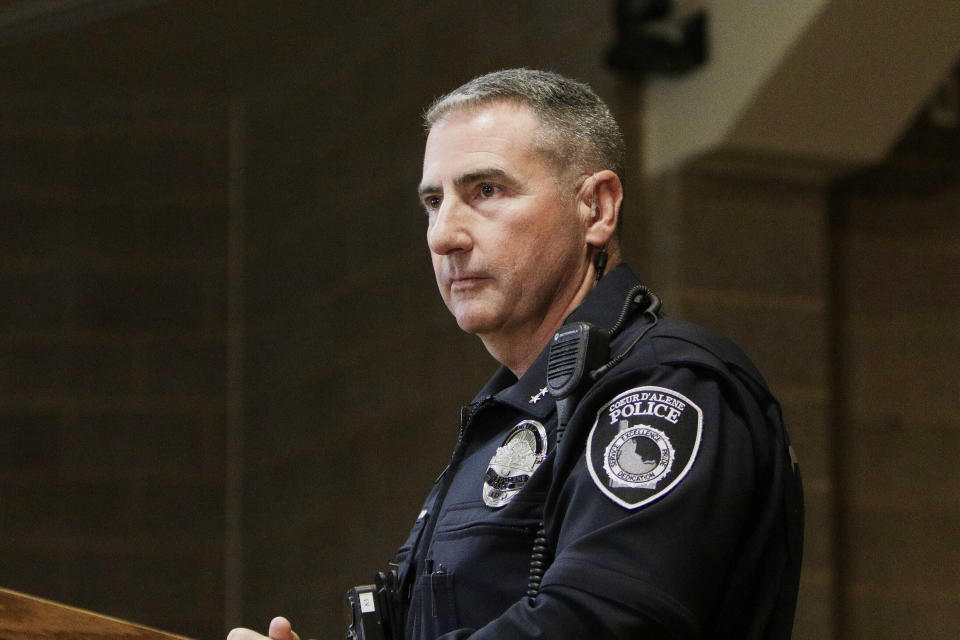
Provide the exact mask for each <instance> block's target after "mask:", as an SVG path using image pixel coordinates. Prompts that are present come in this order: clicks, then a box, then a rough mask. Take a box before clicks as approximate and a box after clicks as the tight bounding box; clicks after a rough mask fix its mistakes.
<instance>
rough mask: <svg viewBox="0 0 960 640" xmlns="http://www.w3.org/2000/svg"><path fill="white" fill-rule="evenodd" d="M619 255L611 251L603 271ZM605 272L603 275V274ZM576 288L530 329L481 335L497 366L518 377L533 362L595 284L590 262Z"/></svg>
mask: <svg viewBox="0 0 960 640" xmlns="http://www.w3.org/2000/svg"><path fill="white" fill-rule="evenodd" d="M619 258H620V256H619V255H617V254H616V252H611V253H610V256H609V259H608V261H607V268H606V271H610V270H612V269H613V268H614V267H616V266H617V264H618V263H619V261H620V260H619ZM606 271H605V272H606ZM578 282H579V284H578V286H577V287H576V288H575V289H573V291H572V295H570V296H568V297H566V299H565V300H563V301H559V302H560V303H559V304H556V305H554V306H553V307H551V308H550V310H549V311H548V312H547V314H546V315H545V316H544V318H543V321H542V322H541V323H540V324H539V325H538V326H536V327H534V328H533V329H531V330H525V331H523V330H521V331H517V332H515V333H511V334H509V335H504V334H502V333H499V332H498V333H497V334H485V335H481V336H480V340H482V341H483V346H484V347H486V349H487V351H488V352H489V353H490V355H492V356H493V357H494V358H495V359H496V360H497V361H498V362H500V364H502V365H504V366H505V367H507V368H508V369H510V371H512V372H513V375H515V376H517V378H520V377H521V376H523V374H524V373H526V372H527V369H529V368H530V365H532V364H533V362H534V361H535V360H536V359H537V356H539V355H540V352H541V351H543V349H544V348H545V347H546V346H547V344H549V342H550V339H551V338H552V337H553V334H554V333H555V332H556V331H557V329H559V328H560V327H561V326H563V321H564V319H566V317H567V316H569V315H570V314H571V313H573V310H574V309H576V308H577V307H579V306H580V303H582V302H583V300H584V299H585V298H586V297H587V294H589V293H590V291H591V290H592V289H593V287H594V285H595V284H596V282H597V275H596V270H595V268H594V264H593V261H592V260H591V261H590V263H589V265H588V267H587V268H586V270H585V271H584V273H583V274H582V275H581V276H580V278H579V281H578Z"/></svg>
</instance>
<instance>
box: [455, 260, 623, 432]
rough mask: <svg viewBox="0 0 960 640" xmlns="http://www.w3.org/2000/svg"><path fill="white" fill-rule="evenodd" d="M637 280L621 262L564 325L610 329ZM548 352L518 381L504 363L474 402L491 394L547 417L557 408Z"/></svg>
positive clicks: (501, 400) (538, 357) (542, 417)
mask: <svg viewBox="0 0 960 640" xmlns="http://www.w3.org/2000/svg"><path fill="white" fill-rule="evenodd" d="M638 283H639V280H637V277H636V276H635V275H634V274H633V271H632V270H631V269H630V267H628V266H627V265H625V264H620V265H619V266H617V267H616V268H615V269H613V270H611V271H610V272H609V273H608V274H606V275H605V276H604V277H603V278H601V279H600V282H598V283H597V285H596V286H595V287H594V288H593V289H592V290H591V291H590V293H589V294H588V295H587V297H586V298H585V299H584V301H583V302H582V303H581V304H580V306H579V307H577V308H576V309H574V310H573V313H571V314H570V315H569V316H567V318H566V320H564V324H567V323H570V322H590V323H591V324H595V325H597V326H599V327H605V328H607V329H609V328H611V327H612V326H613V325H614V324H615V323H616V321H617V317H618V316H619V315H620V309H621V308H622V307H623V300H624V298H625V297H626V295H627V293H628V292H629V291H630V289H631V288H633V286H634V285H636V284H638ZM548 352H549V347H545V348H544V349H543V351H541V352H540V355H538V356H537V359H536V360H534V362H533V364H532V365H530V368H529V369H527V371H526V373H524V374H523V375H522V376H521V377H520V379H519V380H518V379H517V377H516V376H514V375H513V373H512V372H511V371H510V370H509V369H508V368H506V367H504V366H501V367H500V368H499V369H497V371H496V373H494V374H493V377H491V378H490V380H488V381H487V384H486V385H484V387H483V389H482V390H481V391H480V393H478V394H477V396H476V398H474V402H479V401H481V400H484V399H486V398H489V397H491V396H492V397H494V398H495V399H496V400H497V401H499V402H502V403H504V404H508V405H510V406H512V407H515V408H516V409H519V410H521V411H523V412H525V413H529V414H532V415H533V416H535V417H537V418H540V419H546V418H548V417H549V416H550V414H551V413H553V411H554V409H555V404H554V402H553V398H551V397H550V393H549V392H548V391H547V354H548Z"/></svg>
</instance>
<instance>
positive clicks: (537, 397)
mask: <svg viewBox="0 0 960 640" xmlns="http://www.w3.org/2000/svg"><path fill="white" fill-rule="evenodd" d="M545 395H547V388H546V387H544V388H543V389H540V391H539V392H537V393H535V394H533V395H532V396H530V404H537V403H538V402H540V400H541V399H542V398H543V396H545Z"/></svg>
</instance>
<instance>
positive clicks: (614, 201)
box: [580, 169, 623, 248]
mask: <svg viewBox="0 0 960 640" xmlns="http://www.w3.org/2000/svg"><path fill="white" fill-rule="evenodd" d="M621 204H623V184H622V183H621V182H620V177H619V176H618V175H617V174H616V173H614V172H613V171H610V170H609V169H604V170H602V171H598V172H596V173H594V174H593V175H592V176H590V177H589V178H587V179H586V180H585V181H584V183H583V187H582V188H581V190H580V207H581V208H582V209H583V212H584V214H585V217H584V219H585V221H586V241H587V244H589V245H591V246H594V247H598V248H600V247H605V246H606V245H607V243H608V242H610V239H611V238H613V236H614V235H615V234H616V232H617V223H618V222H619V221H620V205H621Z"/></svg>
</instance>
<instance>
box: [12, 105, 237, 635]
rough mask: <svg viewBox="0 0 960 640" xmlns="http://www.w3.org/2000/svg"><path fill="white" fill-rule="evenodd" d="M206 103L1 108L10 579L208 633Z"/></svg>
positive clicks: (209, 210) (209, 231) (219, 428)
mask: <svg viewBox="0 0 960 640" xmlns="http://www.w3.org/2000/svg"><path fill="white" fill-rule="evenodd" d="M192 104H193V103H192V101H184V102H182V103H178V102H175V101H165V100H157V99H153V100H120V99H112V98H111V99H89V98H88V99H87V100H85V101H84V100H78V99H77V97H76V96H74V97H73V98H72V99H70V100H63V101H62V102H61V101H59V100H56V99H51V98H50V97H40V96H33V97H23V98H20V99H16V100H10V99H8V100H5V101H4V102H3V103H2V104H0V425H2V429H0V585H3V586H6V587H9V588H14V589H19V590H23V591H26V592H30V593H36V594H39V595H42V596H44V597H48V598H53V599H57V600H62V601H64V602H67V603H71V604H75V605H79V606H87V607H92V608H95V609H98V610H101V611H104V612H107V613H110V614H113V615H116V616H121V617H125V618H130V619H134V620H137V621H140V622H143V623H148V624H153V625H157V626H162V627H164V628H169V629H177V630H179V631H182V632H191V633H199V634H202V635H210V634H211V633H212V632H215V633H216V634H219V627H220V624H219V621H218V620H217V619H216V616H213V617H211V616H210V611H211V610H212V611H215V612H218V613H219V611H220V610H221V608H222V604H221V598H222V596H221V593H222V590H223V586H222V556H223V552H222V539H223V480H222V469H223V461H222V448H223V444H222V443H223V437H224V384H223V379H224V378H223V367H224V357H225V350H224V304H223V299H224V295H223V293H224V248H225V241H226V232H225V216H224V214H223V210H224V203H225V189H224V184H225V182H224V177H225V153H224V151H225V146H224V127H223V117H222V114H221V113H218V112H216V111H214V112H207V111H202V110H199V109H197V108H195V107H193V106H191V105H192Z"/></svg>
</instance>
